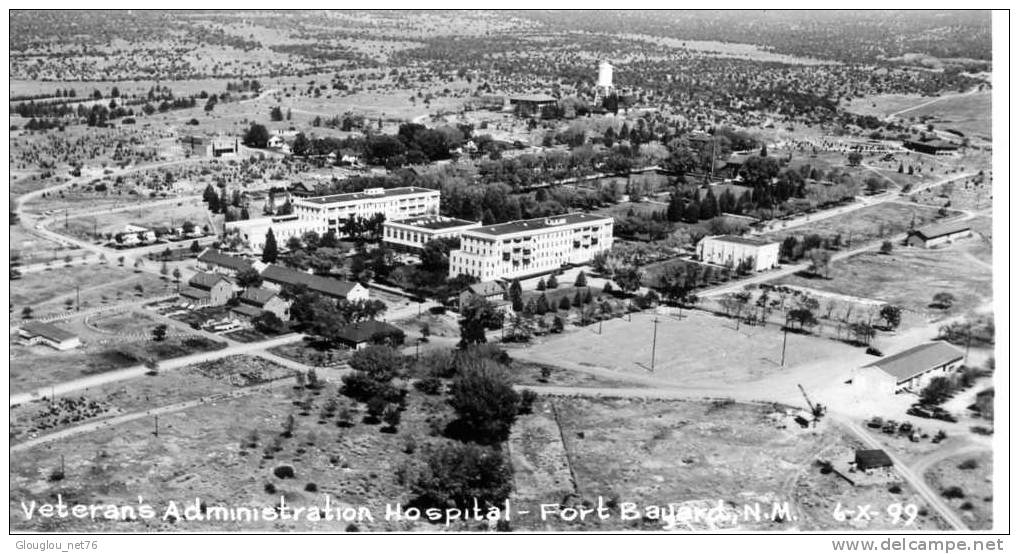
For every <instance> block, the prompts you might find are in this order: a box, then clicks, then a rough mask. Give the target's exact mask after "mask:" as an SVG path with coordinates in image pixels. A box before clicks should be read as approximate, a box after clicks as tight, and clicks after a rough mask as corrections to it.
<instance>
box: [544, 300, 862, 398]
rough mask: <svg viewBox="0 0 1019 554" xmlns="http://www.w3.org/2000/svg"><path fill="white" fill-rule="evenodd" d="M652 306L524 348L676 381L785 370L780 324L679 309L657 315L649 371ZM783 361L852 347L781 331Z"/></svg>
mask: <svg viewBox="0 0 1019 554" xmlns="http://www.w3.org/2000/svg"><path fill="white" fill-rule="evenodd" d="M654 319H655V315H654V314H649V313H635V314H633V315H632V320H631V321H627V320H626V318H616V319H610V320H606V321H605V322H604V323H603V324H602V334H601V335H599V334H597V333H596V332H590V331H587V330H586V329H581V330H579V331H577V332H571V333H565V334H562V335H550V336H548V337H545V338H542V339H541V340H539V341H537V342H536V343H535V345H534V346H532V347H531V349H532V350H534V351H535V352H537V353H539V354H540V355H541V356H543V357H547V358H549V359H561V360H568V361H570V362H572V363H576V364H579V365H582V366H593V367H603V368H607V369H610V370H613V371H617V372H619V373H622V374H635V375H640V376H648V375H652V376H653V377H654V378H656V379H662V380H668V381H672V382H676V383H683V384H691V385H693V384H697V385H717V384H718V383H728V384H732V383H738V382H753V381H756V380H759V379H762V378H764V377H767V376H769V375H774V374H776V373H778V372H782V371H785V370H783V369H782V368H781V367H780V366H779V362H780V360H781V357H782V332H781V331H780V330H779V329H777V328H774V327H771V326H766V327H751V326H741V327H740V330H739V331H738V332H737V331H735V330H734V326H735V323H734V322H733V320H731V319H728V318H724V317H721V316H716V315H713V314H709V313H705V312H701V311H696V310H684V312H683V318H682V319H677V318H676V317H673V316H658V317H657V319H658V327H657V329H658V331H657V342H656V353H655V366H654V371H653V372H651V371H650V365H651V343H652V337H653V333H654V329H655V325H654V322H653V320H654ZM788 341H789V346H788V348H787V355H786V365H787V366H796V365H800V364H805V363H808V362H812V361H817V360H820V359H823V358H829V357H833V356H838V355H839V354H840V353H851V352H854V351H855V349H853V348H852V347H850V346H848V345H845V344H841V343H837V342H833V341H829V340H826V339H821V338H817V337H812V336H807V335H793V334H790V335H789V337H788Z"/></svg>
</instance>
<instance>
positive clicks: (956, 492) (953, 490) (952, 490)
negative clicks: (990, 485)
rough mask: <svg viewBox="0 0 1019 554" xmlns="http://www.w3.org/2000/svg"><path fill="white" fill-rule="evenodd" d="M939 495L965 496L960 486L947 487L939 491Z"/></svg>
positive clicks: (946, 496) (948, 496)
mask: <svg viewBox="0 0 1019 554" xmlns="http://www.w3.org/2000/svg"><path fill="white" fill-rule="evenodd" d="M941 496H944V497H945V498H966V494H965V493H963V492H962V487H948V488H947V489H944V490H943V491H941Z"/></svg>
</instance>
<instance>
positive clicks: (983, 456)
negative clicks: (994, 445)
mask: <svg viewBox="0 0 1019 554" xmlns="http://www.w3.org/2000/svg"><path fill="white" fill-rule="evenodd" d="M993 475H994V465H993V456H992V454H991V452H990V451H984V452H981V453H979V454H965V455H961V456H953V457H951V458H946V459H944V460H942V461H940V462H938V463H937V464H935V465H934V466H933V467H931V468H930V469H929V470H927V472H926V473H924V479H925V480H926V481H927V482H928V483H929V484H930V485H931V487H932V488H933V489H934V490H935V491H937V492H940V493H941V494H942V496H946V495H945V493H946V491H949V489H951V488H952V487H959V489H960V491H961V493H962V496H961V497H959V498H951V499H949V500H948V504H949V505H950V506H951V507H952V508H953V509H954V510H955V511H956V513H958V514H959V516H960V517H961V518H962V519H963V521H965V522H966V523H967V524H968V525H969V526H970V528H971V529H991V528H992V527H993V513H992V509H993V507H994V505H993V503H992V502H993V498H992V497H993V494H994V487H993V486H992V485H991V478H992V477H993ZM949 494H950V495H951V493H949ZM946 498H947V496H946Z"/></svg>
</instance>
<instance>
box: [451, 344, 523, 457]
mask: <svg viewBox="0 0 1019 554" xmlns="http://www.w3.org/2000/svg"><path fill="white" fill-rule="evenodd" d="M449 394H450V398H449V405H450V406H452V407H453V409H454V410H455V411H456V414H457V421H456V422H455V424H454V426H453V427H454V428H455V429H456V434H457V435H459V436H461V437H463V438H465V439H467V440H472V441H474V442H478V443H480V444H498V443H501V442H504V441H505V440H506V439H507V438H509V432H510V428H511V427H512V425H513V422H514V421H516V418H517V413H518V411H519V405H520V395H519V394H517V392H516V390H514V389H513V383H512V381H511V380H510V378H509V376H508V375H507V374H506V373H505V371H503V370H502V368H500V367H499V366H498V365H496V363H495V362H493V361H491V360H488V359H484V358H480V359H479V358H477V357H475V358H474V359H471V360H467V361H465V362H464V363H461V364H460V368H459V369H458V372H457V375H456V377H454V378H453V383H452V384H451V385H450V388H449Z"/></svg>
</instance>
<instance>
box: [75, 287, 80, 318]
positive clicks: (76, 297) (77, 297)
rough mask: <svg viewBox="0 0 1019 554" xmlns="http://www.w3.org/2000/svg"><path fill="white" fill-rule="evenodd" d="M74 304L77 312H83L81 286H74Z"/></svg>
mask: <svg viewBox="0 0 1019 554" xmlns="http://www.w3.org/2000/svg"><path fill="white" fill-rule="evenodd" d="M74 304H75V306H76V307H77V309H76V311H79V312H80V311H81V285H79V284H75V285H74Z"/></svg>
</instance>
